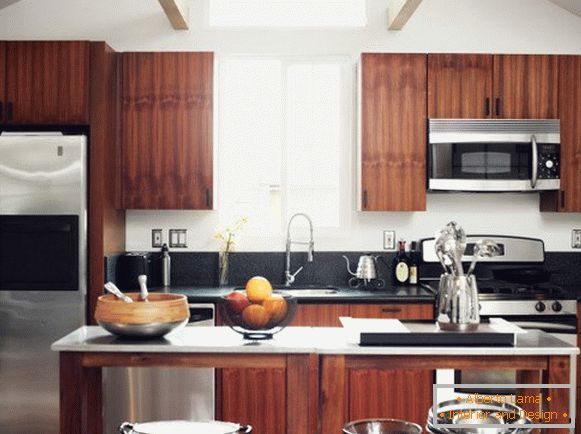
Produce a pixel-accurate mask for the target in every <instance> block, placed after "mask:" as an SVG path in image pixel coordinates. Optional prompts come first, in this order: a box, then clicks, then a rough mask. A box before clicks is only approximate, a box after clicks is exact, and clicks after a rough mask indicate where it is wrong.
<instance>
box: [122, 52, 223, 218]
mask: <svg viewBox="0 0 581 434" xmlns="http://www.w3.org/2000/svg"><path fill="white" fill-rule="evenodd" d="M122 86H123V91H122V120H123V123H122V128H123V132H122V137H123V169H124V170H123V202H124V207H125V208H142V209H211V208H212V172H213V170H212V107H213V93H212V92H213V90H212V89H213V54H212V53H124V54H123V61H122Z"/></svg>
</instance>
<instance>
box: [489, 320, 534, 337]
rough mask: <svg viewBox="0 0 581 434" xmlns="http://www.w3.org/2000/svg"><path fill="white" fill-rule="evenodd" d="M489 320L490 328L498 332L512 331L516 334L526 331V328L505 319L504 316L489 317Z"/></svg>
mask: <svg viewBox="0 0 581 434" xmlns="http://www.w3.org/2000/svg"><path fill="white" fill-rule="evenodd" d="M489 321H490V328H492V329H494V330H496V331H497V332H499V333H514V334H515V335H516V334H522V333H526V332H527V331H526V330H524V329H522V328H520V327H519V326H517V325H516V324H513V323H511V322H509V321H507V320H505V319H504V318H490V319H489Z"/></svg>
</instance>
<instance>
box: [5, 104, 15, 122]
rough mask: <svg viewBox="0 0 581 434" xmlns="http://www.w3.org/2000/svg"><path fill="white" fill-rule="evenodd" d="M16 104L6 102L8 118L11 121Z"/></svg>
mask: <svg viewBox="0 0 581 434" xmlns="http://www.w3.org/2000/svg"><path fill="white" fill-rule="evenodd" d="M13 110H14V105H13V104H12V103H11V102H9V103H7V104H6V120H7V121H11V120H12V115H13Z"/></svg>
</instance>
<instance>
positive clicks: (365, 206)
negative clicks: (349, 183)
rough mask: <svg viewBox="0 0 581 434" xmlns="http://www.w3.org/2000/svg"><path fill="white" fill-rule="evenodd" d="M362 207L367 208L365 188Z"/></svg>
mask: <svg viewBox="0 0 581 434" xmlns="http://www.w3.org/2000/svg"><path fill="white" fill-rule="evenodd" d="M363 208H364V209H365V208H367V189H365V190H363Z"/></svg>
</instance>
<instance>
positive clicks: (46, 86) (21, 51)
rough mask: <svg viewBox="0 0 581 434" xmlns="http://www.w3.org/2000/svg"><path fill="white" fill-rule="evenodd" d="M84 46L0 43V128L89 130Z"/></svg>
mask: <svg viewBox="0 0 581 434" xmlns="http://www.w3.org/2000/svg"><path fill="white" fill-rule="evenodd" d="M89 58H90V48H89V42H86V41H66V42H61V41H41V42H20V41H16V42H11V41H10V42H8V41H6V42H2V43H0V106H1V110H0V113H1V114H0V116H1V117H0V122H2V123H4V124H14V125H22V124H29V125H51V124H52V125H84V124H89V63H90V62H89Z"/></svg>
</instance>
